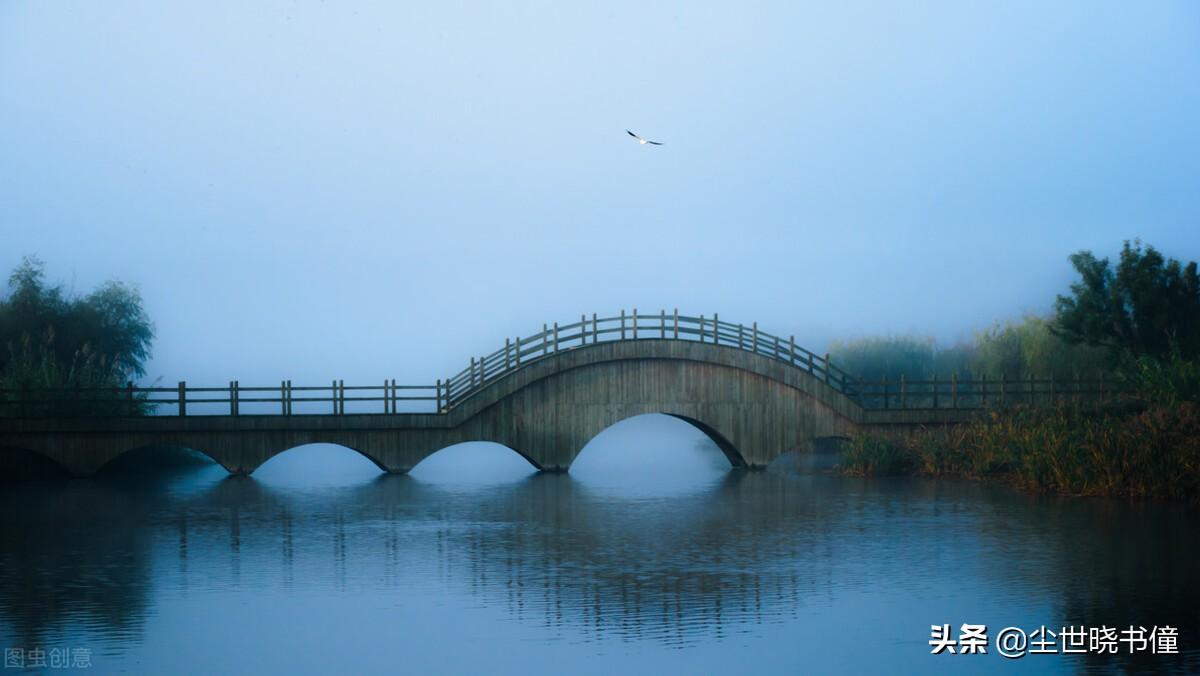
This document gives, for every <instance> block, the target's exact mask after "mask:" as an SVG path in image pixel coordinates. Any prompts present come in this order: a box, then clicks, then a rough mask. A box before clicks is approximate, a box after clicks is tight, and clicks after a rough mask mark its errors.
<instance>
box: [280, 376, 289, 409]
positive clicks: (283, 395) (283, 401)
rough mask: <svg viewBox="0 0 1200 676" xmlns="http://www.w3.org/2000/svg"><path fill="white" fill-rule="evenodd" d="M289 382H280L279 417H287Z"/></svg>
mask: <svg viewBox="0 0 1200 676" xmlns="http://www.w3.org/2000/svg"><path fill="white" fill-rule="evenodd" d="M287 406H288V400H287V381H286V380H281V381H279V415H287Z"/></svg>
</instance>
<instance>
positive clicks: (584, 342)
mask: <svg viewBox="0 0 1200 676" xmlns="http://www.w3.org/2000/svg"><path fill="white" fill-rule="evenodd" d="M625 340H691V341H697V342H701V343H709V344H713V345H720V346H728V347H733V348H736V349H741V350H746V351H749V352H754V353H756V354H759V355H762V356H764V357H768V358H770V359H776V360H779V361H782V362H785V363H787V364H790V365H792V366H794V367H796V368H799V369H801V370H804V371H805V372H807V373H810V374H812V375H813V377H815V378H817V379H819V380H821V381H823V382H825V383H826V384H827V385H829V386H830V387H831V388H833V389H834V390H836V391H838V392H841V393H843V394H845V395H846V396H848V397H851V398H852V399H854V400H855V401H857V402H858V403H859V404H860V405H862V406H863V407H865V408H872V409H893V408H897V409H926V408H980V407H984V406H988V405H990V404H992V403H995V404H1000V403H1005V402H1013V403H1017V402H1020V403H1031V404H1037V403H1045V402H1050V401H1059V400H1062V399H1064V398H1076V399H1079V398H1096V397H1100V398H1104V397H1106V396H1111V395H1112V394H1114V393H1115V392H1116V391H1117V387H1116V383H1113V382H1111V381H1110V382H1109V383H1107V389H1106V383H1105V381H1104V380H1102V379H1100V380H1070V381H1054V380H1038V379H1024V380H1019V381H1018V380H1007V379H999V380H995V379H994V380H990V381H989V380H986V379H981V380H970V381H958V380H956V379H954V378H951V379H948V380H937V379H933V380H922V381H905V380H903V379H901V380H899V381H895V382H890V383H889V382H888V381H886V380H885V381H877V382H863V381H861V380H856V379H855V378H853V377H851V376H850V375H849V374H847V373H846V372H845V371H843V370H842V369H840V368H838V367H837V366H836V365H834V364H833V363H832V362H831V361H830V358H829V355H828V354H825V355H818V354H816V353H814V352H811V351H809V350H806V349H804V348H803V347H800V346H798V345H796V339H795V337H794V336H788V337H787V338H786V339H784V338H781V337H779V336H775V335H772V334H770V333H766V332H764V331H760V330H759V329H758V324H757V323H753V324H750V325H745V324H734V323H731V322H726V321H722V320H721V319H720V318H719V316H718V315H717V314H713V315H712V316H711V317H705V316H704V315H700V316H699V317H691V316H686V315H681V314H679V311H678V310H675V311H672V312H671V313H667V312H666V311H659V312H658V313H657V314H644V313H639V312H638V311H637V310H636V309H635V310H634V311H633V312H632V313H628V314H627V313H626V312H625V311H624V310H622V311H621V312H620V314H617V315H614V316H611V317H599V316H597V315H596V314H593V315H591V316H590V317H588V316H587V315H580V317H579V321H578V322H572V323H569V324H558V323H554V324H543V325H542V330H541V331H540V332H538V333H535V334H533V335H531V336H527V337H525V338H521V337H514V338H509V339H506V340H505V341H504V346H503V347H501V348H500V349H497V350H496V351H494V352H492V353H490V354H483V355H480V356H478V357H472V358H471V360H470V361H469V363H468V365H467V367H466V368H464V369H463V370H462V371H459V372H458V373H456V374H454V375H453V376H451V377H449V378H446V379H444V380H442V379H439V380H437V381H436V382H435V383H434V384H432V385H397V384H396V381H395V380H385V381H383V382H382V383H381V384H377V385H350V386H347V385H346V384H345V383H344V382H343V381H341V380H334V381H331V383H330V384H329V385H319V386H302V387H301V386H293V385H292V381H290V380H284V381H281V382H280V384H279V385H278V386H268V387H243V386H242V385H241V384H240V383H239V382H238V381H236V380H235V381H231V382H230V383H229V385H228V386H227V387H192V386H189V385H187V383H186V382H180V383H179V384H178V385H177V386H175V387H135V386H134V385H133V383H129V384H128V385H127V386H126V387H124V388H119V387H118V388H114V387H74V388H46V389H37V390H24V389H22V390H13V389H8V390H5V389H0V417H70V416H121V415H148V414H157V415H172V414H174V415H179V416H187V415H214V414H215V415H233V416H237V415H243V414H244V415H264V414H275V415H284V416H287V415H300V414H326V415H345V414H346V403H347V402H350V412H351V413H355V414H358V413H376V414H395V413H447V412H449V411H450V409H452V408H454V407H455V406H458V405H459V404H461V403H462V402H463V401H464V400H466V399H467V398H468V397H470V396H472V395H473V394H475V393H476V392H478V391H480V390H481V389H482V388H484V387H485V386H487V385H489V384H491V383H492V382H494V381H495V380H497V379H498V378H501V377H503V376H505V375H507V374H509V373H511V372H513V371H515V370H517V369H520V368H522V367H524V366H527V365H529V364H531V363H533V362H536V361H538V360H540V359H545V358H548V357H550V356H552V355H554V354H557V353H559V352H563V351H567V350H573V349H578V348H581V347H585V346H588V345H593V344H596V343H602V342H613V341H625ZM243 407H245V410H243Z"/></svg>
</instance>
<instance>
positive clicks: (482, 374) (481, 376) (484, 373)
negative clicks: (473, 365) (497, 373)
mask: <svg viewBox="0 0 1200 676" xmlns="http://www.w3.org/2000/svg"><path fill="white" fill-rule="evenodd" d="M485 380H487V371H485V370H484V368H483V355H479V386H480V387H483V383H484V381H485Z"/></svg>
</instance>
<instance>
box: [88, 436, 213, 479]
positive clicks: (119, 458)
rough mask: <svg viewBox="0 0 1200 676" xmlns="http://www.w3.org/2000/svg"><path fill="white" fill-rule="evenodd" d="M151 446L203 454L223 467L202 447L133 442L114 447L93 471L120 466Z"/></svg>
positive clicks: (168, 443)
mask: <svg viewBox="0 0 1200 676" xmlns="http://www.w3.org/2000/svg"><path fill="white" fill-rule="evenodd" d="M152 448H170V449H172V450H174V451H185V452H187V451H190V452H192V453H198V454H200V455H202V456H204V458H206V459H207V460H209V461H211V462H212V463H214V464H217V465H221V466H222V467H224V463H222V462H221V461H220V460H219V459H218V458H216V457H214V456H213V454H212V453H210V452H209V451H208V450H206V449H204V448H196V447H193V446H190V445H187V444H179V443H172V442H162V443H142V444H134V445H129V446H127V447H123V448H116V449H114V451H115V452H113V453H111V454H109V455H108V457H106V458H104V460H103V462H101V463H100V464H99V465H98V466H97V467H96V468H95V470H94V471H96V472H102V471H105V470H109V469H112V468H113V467H114V466H120V465H121V464H123V463H125V462H128V461H130V458H131V457H135V456H136V455H138V454H142V453H146V452H148V451H149V450H150V449H152ZM225 469H226V470H227V471H228V469H229V468H228V467H225Z"/></svg>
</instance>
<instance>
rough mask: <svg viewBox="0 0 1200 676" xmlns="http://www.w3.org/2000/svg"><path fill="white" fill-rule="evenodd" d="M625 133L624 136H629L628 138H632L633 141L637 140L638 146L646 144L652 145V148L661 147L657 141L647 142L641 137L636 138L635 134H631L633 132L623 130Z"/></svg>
mask: <svg viewBox="0 0 1200 676" xmlns="http://www.w3.org/2000/svg"><path fill="white" fill-rule="evenodd" d="M625 133H626V134H629V135H630V136H632V137H634V138H635V139H637V142H638V145H643V146H644V145H646V144H647V143H649V144H650V145H652V146H661V145H662V144H661V143H659V142H658V141H647V140H646V139H644V138H642V137H641V136H638V135H637V134H635V133H633V132H631V131H629V130H628V129H626V130H625Z"/></svg>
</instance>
